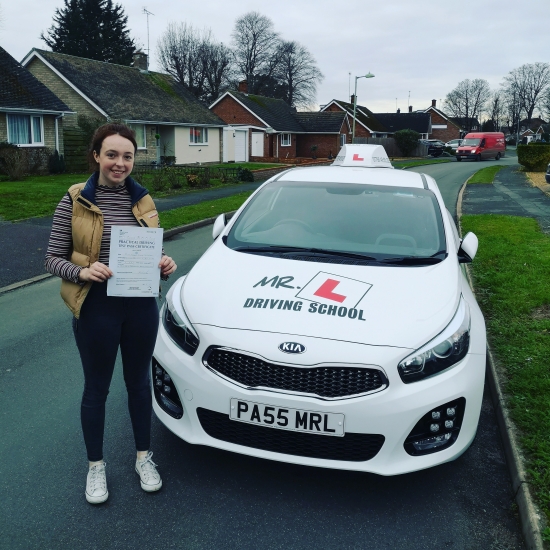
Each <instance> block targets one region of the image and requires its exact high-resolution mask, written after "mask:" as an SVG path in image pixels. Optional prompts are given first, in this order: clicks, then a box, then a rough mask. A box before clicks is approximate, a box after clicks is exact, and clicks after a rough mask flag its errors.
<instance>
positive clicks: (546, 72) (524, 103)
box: [503, 63, 550, 126]
mask: <svg viewBox="0 0 550 550" xmlns="http://www.w3.org/2000/svg"><path fill="white" fill-rule="evenodd" d="M549 87H550V64H549V63H526V64H525V65H522V66H521V67H518V68H517V69H514V70H512V71H510V72H509V73H508V76H506V77H504V83H503V88H504V90H505V92H506V93H507V94H508V95H514V94H516V96H517V98H519V102H520V108H521V110H523V111H525V113H526V115H527V125H528V126H529V125H530V124H531V119H532V118H533V112H534V110H535V107H537V105H539V104H540V102H541V101H542V99H543V97H544V94H545V91H546V90H548V89H549Z"/></svg>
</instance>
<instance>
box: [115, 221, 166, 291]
mask: <svg viewBox="0 0 550 550" xmlns="http://www.w3.org/2000/svg"><path fill="white" fill-rule="evenodd" d="M161 256H162V229H157V228H154V229H153V228H149V227H134V226H125V225H113V226H112V227H111V247H110V250H109V268H110V269H111V271H112V272H113V275H112V277H111V278H110V279H108V280H107V296H141V297H146V296H158V293H159V283H160V267H159V262H160V258H161Z"/></svg>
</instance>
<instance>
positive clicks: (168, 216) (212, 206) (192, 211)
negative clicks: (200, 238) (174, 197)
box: [160, 192, 252, 229]
mask: <svg viewBox="0 0 550 550" xmlns="http://www.w3.org/2000/svg"><path fill="white" fill-rule="evenodd" d="M251 194H252V192H246V193H239V194H238V195H233V196H232V197H226V198H224V199H216V200H213V201H204V202H201V203H200V204H193V205H191V206H182V207H181V208H174V210H167V211H166V212H161V213H160V224H161V226H162V227H163V228H164V229H172V228H173V227H178V226H180V225H185V224H187V223H193V222H197V221H199V220H204V219H206V218H212V217H214V216H219V215H220V214H223V213H224V212H231V211H233V210H237V209H238V208H240V206H241V205H242V204H243V202H244V201H245V200H246V199H247V198H248V197H250V195H251Z"/></svg>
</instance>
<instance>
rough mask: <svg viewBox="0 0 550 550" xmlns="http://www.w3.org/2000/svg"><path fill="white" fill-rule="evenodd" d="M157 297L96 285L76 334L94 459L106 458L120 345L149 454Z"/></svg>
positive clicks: (142, 446) (141, 445)
mask: <svg viewBox="0 0 550 550" xmlns="http://www.w3.org/2000/svg"><path fill="white" fill-rule="evenodd" d="M158 321H159V315H158V306H157V302H156V299H155V298H120V297H114V296H107V283H94V284H93V285H92V288H91V289H90V292H89V293H88V296H86V299H85V300H84V304H83V305H82V309H81V311H80V318H79V319H76V318H73V331H74V335H75V339H76V345H77V346H78V351H79V352H80V358H81V360H82V367H83V369H84V393H83V395H82V404H81V408H80V413H81V421H82V431H83V433H84V442H85V444H86V451H87V453H88V460H89V461H91V462H96V461H99V460H102V459H103V433H104V428H105V401H106V400H107V395H108V393H109V386H110V385H111V378H112V376H113V371H114V368H115V361H116V356H117V352H118V348H119V346H120V352H121V356H122V365H123V373H124V382H125V383H126V390H127V392H128V409H129V411H130V419H131V421H132V428H133V431H134V439H135V443H136V449H137V450H138V451H147V450H148V449H149V446H150V437H151V412H152V401H151V387H150V367H151V357H152V355H153V349H154V347H155V340H156V337H157V330H158Z"/></svg>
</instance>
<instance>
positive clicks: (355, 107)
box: [351, 72, 374, 143]
mask: <svg viewBox="0 0 550 550" xmlns="http://www.w3.org/2000/svg"><path fill="white" fill-rule="evenodd" d="M360 78H374V75H373V74H371V73H370V72H369V73H367V74H363V75H361V76H356V77H355V93H354V94H353V129H352V131H351V142H352V143H353V140H354V139H355V113H356V112H357V81H358V80H359V79H360Z"/></svg>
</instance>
